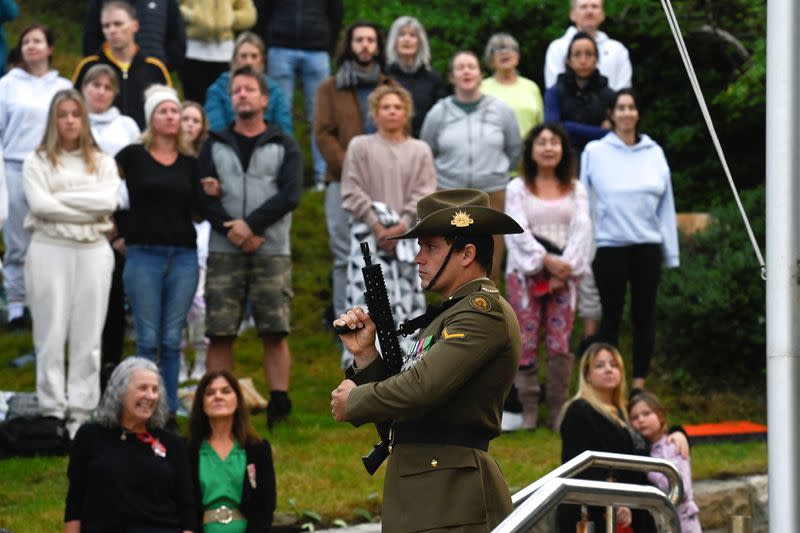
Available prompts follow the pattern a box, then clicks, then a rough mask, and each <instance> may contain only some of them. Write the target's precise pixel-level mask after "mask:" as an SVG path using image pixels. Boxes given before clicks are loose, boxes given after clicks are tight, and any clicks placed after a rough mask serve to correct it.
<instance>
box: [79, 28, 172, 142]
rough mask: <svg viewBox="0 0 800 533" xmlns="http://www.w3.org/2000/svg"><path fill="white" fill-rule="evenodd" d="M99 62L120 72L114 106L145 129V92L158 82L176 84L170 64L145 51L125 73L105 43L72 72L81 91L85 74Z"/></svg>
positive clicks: (136, 56)
mask: <svg viewBox="0 0 800 533" xmlns="http://www.w3.org/2000/svg"><path fill="white" fill-rule="evenodd" d="M97 64H104V65H108V66H110V67H111V68H112V69H114V72H116V73H117V81H118V82H119V94H117V97H116V98H114V105H115V106H116V107H117V109H119V111H120V113H122V114H123V115H128V116H129V117H131V118H132V119H133V120H135V121H136V123H137V124H138V125H139V129H141V130H144V128H145V126H146V124H145V120H144V91H145V89H147V88H148V87H150V86H151V85H153V84H154V83H161V84H164V85H169V86H170V87H171V86H172V78H171V77H170V75H169V71H168V70H167V67H166V66H165V65H164V63H162V62H161V61H160V60H158V59H156V58H155V57H148V56H146V55H145V54H144V52H143V51H142V50H139V51H138V52H136V55H135V56H133V61H131V64H130V66H129V67H128V70H127V71H126V72H123V70H122V68H120V65H119V63H118V62H117V61H116V60H115V59H114V58H113V57H111V53H110V52H109V49H108V44H103V47H102V49H101V50H100V51H99V52H97V53H96V54H94V55H90V56H88V57H84V58H83V60H81V62H80V63H78V67H77V68H76V69H75V74H73V75H72V83H74V84H75V88H76V89H78V90H79V91H80V90H81V85H82V84H83V77H84V76H85V75H86V71H88V70H89V69H90V68H91V67H93V66H94V65H97Z"/></svg>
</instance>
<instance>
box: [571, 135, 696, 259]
mask: <svg viewBox="0 0 800 533" xmlns="http://www.w3.org/2000/svg"><path fill="white" fill-rule="evenodd" d="M581 181H582V182H583V184H584V185H585V186H586V190H587V192H588V193H589V206H590V209H591V213H592V218H593V219H594V234H595V240H596V242H597V247H598V248H601V247H619V246H630V245H633V244H646V243H660V244H661V248H662V252H663V255H664V265H665V266H667V267H670V268H671V267H677V266H678V265H679V264H680V260H679V254H678V229H677V225H676V221H675V201H674V199H673V197H672V182H671V180H670V172H669V165H667V160H666V158H665V157H664V151H663V150H662V149H661V147H660V146H659V145H658V144H656V143H655V141H653V140H652V139H651V138H650V137H648V136H647V135H642V136H641V139H640V140H639V142H638V143H636V144H634V145H632V146H628V145H627V144H625V143H624V142H623V141H622V139H620V138H619V137H618V136H617V135H616V134H614V133H613V132H611V133H609V134H607V135H606V136H605V137H603V138H602V139H600V140H597V141H592V142H590V143H589V144H587V145H586V149H585V150H584V152H583V155H582V157H581Z"/></svg>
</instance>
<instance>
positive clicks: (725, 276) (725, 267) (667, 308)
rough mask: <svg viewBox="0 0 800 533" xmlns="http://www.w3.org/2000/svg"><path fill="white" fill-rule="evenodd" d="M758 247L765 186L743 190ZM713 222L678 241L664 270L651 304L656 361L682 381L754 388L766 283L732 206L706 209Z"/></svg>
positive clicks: (760, 368)
mask: <svg viewBox="0 0 800 533" xmlns="http://www.w3.org/2000/svg"><path fill="white" fill-rule="evenodd" d="M742 202H743V204H744V206H745V210H746V212H747V214H748V216H749V217H750V221H751V224H752V225H753V231H754V232H755V235H756V239H758V242H759V243H760V244H761V245H762V246H763V244H764V243H765V239H764V235H765V232H764V228H765V216H766V214H765V194H764V186H761V187H758V188H756V189H753V190H751V191H746V192H744V193H742ZM711 212H712V215H713V217H714V218H715V222H714V223H713V224H712V225H711V227H710V228H708V229H707V230H706V231H704V232H702V233H698V234H695V235H693V236H691V237H682V238H681V266H680V268H678V269H671V270H668V271H665V272H664V276H663V278H662V282H661V288H660V289H659V290H660V294H659V302H658V312H659V315H658V325H659V330H660V331H659V333H660V349H659V352H660V353H661V354H663V357H661V358H659V360H658V362H657V363H658V365H659V367H660V368H661V369H662V370H663V371H665V373H667V374H671V377H672V378H673V379H674V380H675V381H677V382H678V383H681V384H683V385H687V386H692V385H698V386H700V387H704V386H706V385H712V384H714V385H716V387H717V388H718V387H719V385H720V384H725V385H726V386H743V385H754V384H756V383H757V382H758V381H763V379H764V377H765V370H766V369H765V362H766V357H765V353H766V327H765V312H766V309H765V294H766V284H765V282H764V281H763V280H762V279H761V269H760V267H759V265H758V261H757V260H756V257H755V255H754V253H753V249H752V247H751V246H750V241H749V239H748V237H747V233H746V231H745V228H744V224H743V223H742V220H741V218H740V216H739V211H738V210H737V208H736V205H735V204H734V202H733V201H732V200H731V201H730V202H729V203H727V204H725V205H722V206H719V207H717V208H713V209H712V211H711Z"/></svg>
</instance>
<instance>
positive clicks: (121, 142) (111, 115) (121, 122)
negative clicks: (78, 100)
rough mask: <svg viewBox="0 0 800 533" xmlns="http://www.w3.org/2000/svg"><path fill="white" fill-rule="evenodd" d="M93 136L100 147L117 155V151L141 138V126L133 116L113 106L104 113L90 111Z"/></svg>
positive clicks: (105, 151)
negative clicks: (124, 113)
mask: <svg viewBox="0 0 800 533" xmlns="http://www.w3.org/2000/svg"><path fill="white" fill-rule="evenodd" d="M89 123H90V125H91V127H92V136H93V137H94V140H95V141H97V144H98V145H99V146H100V149H101V150H102V151H103V152H104V153H106V154H108V155H110V156H112V157H113V156H115V155H117V152H119V151H120V150H122V149H123V148H125V147H126V146H128V145H129V144H133V143H134V142H136V139H138V138H139V134H140V133H141V131H139V126H138V125H137V124H136V121H135V120H133V119H132V118H131V117H129V116H126V115H123V114H122V113H120V112H119V109H117V108H116V107H114V106H112V107H110V108H109V109H107V110H106V111H105V112H104V113H89Z"/></svg>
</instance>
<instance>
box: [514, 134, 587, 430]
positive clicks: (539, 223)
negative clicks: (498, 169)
mask: <svg viewBox="0 0 800 533" xmlns="http://www.w3.org/2000/svg"><path fill="white" fill-rule="evenodd" d="M522 162H523V177H521V178H514V179H513V180H511V182H510V183H509V184H508V188H507V189H506V213H507V214H508V215H509V216H511V217H512V218H514V220H516V221H517V223H518V224H519V225H520V226H522V228H523V229H525V232H524V233H520V234H518V235H507V236H506V237H505V239H506V246H507V248H508V260H507V263H506V290H507V291H508V302H509V303H510V304H511V307H513V308H514V311H515V312H516V314H517V319H518V320H519V324H520V330H521V334H522V357H521V359H520V368H519V371H518V372H517V377H516V379H515V382H514V384H515V386H516V388H517V392H518V395H519V399H520V403H521V404H522V417H523V420H522V427H523V428H524V429H534V428H535V427H536V424H537V415H538V412H539V391H540V387H539V338H540V335H541V332H542V330H544V333H545V350H546V353H547V407H548V411H549V416H548V420H547V427H549V428H550V429H555V428H556V427H557V426H558V420H559V417H560V415H561V409H562V407H563V406H564V402H565V401H566V400H567V396H568V394H569V383H570V377H571V373H572V362H573V359H574V356H573V355H572V353H570V350H569V341H570V334H571V333H572V323H573V320H574V318H575V303H576V297H577V283H578V278H579V276H580V275H581V274H582V273H583V272H584V271H586V270H588V269H589V268H590V264H591V249H592V223H591V220H590V219H589V206H588V199H587V197H586V190H585V189H584V187H583V185H581V183H580V182H578V181H576V180H575V171H574V166H573V164H572V153H571V148H570V145H569V141H568V140H567V135H566V133H565V132H564V130H563V129H562V128H561V127H560V126H558V125H557V124H551V123H545V124H542V125H540V126H536V127H535V128H533V130H531V132H530V134H529V135H528V137H527V138H526V139H525V144H524V147H523V158H522Z"/></svg>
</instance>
